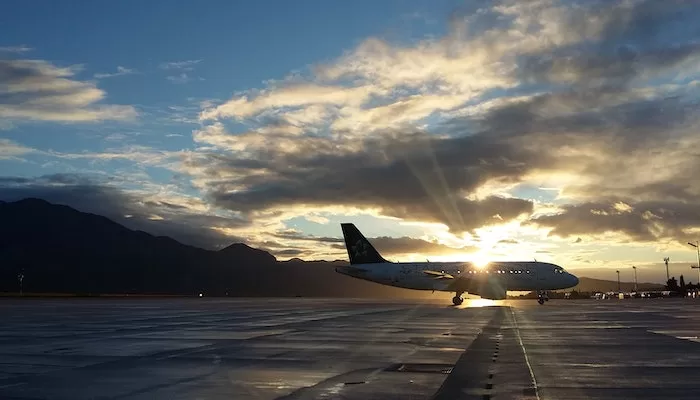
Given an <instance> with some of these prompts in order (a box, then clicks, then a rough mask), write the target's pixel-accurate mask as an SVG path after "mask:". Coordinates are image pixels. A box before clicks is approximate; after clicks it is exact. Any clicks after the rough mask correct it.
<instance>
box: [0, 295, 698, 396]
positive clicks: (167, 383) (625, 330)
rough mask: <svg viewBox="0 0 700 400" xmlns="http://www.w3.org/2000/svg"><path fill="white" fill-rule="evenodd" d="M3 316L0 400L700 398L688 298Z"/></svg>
mask: <svg viewBox="0 0 700 400" xmlns="http://www.w3.org/2000/svg"><path fill="white" fill-rule="evenodd" d="M447 302H449V299H448V300H447ZM0 318H1V321H2V330H0V399H23V400H29V399H71V400H79V399H139V400H141V399H290V400H291V399H366V400H371V399H538V398H539V399H571V400H575V399H628V398H636V399H698V398H700V339H698V336H699V335H700V301H697V300H680V299H627V300H552V301H549V302H548V303H547V304H545V305H544V306H540V305H538V304H537V303H536V302H535V301H534V300H521V301H512V302H490V301H483V300H476V301H465V304H464V305H462V306H460V307H453V306H451V305H447V304H445V300H443V301H440V302H409V301H381V302H378V301H370V300H347V299H207V298H202V299H53V300H48V299H43V300H39V299H0Z"/></svg>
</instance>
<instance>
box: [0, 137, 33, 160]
mask: <svg viewBox="0 0 700 400" xmlns="http://www.w3.org/2000/svg"><path fill="white" fill-rule="evenodd" d="M34 151H35V150H34V149H32V148H29V147H26V146H24V145H21V144H19V143H17V142H13V141H12V140H9V139H3V138H0V160H21V158H20V157H19V156H22V155H24V154H28V153H32V152H34Z"/></svg>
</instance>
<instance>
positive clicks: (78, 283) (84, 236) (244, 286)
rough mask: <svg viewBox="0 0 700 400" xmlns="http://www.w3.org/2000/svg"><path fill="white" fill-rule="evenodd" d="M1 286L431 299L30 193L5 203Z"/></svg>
mask: <svg viewBox="0 0 700 400" xmlns="http://www.w3.org/2000/svg"><path fill="white" fill-rule="evenodd" d="M0 221H2V224H0V260H1V261H0V291H3V292H17V291H18V290H19V283H18V280H17V274H18V273H20V272H22V273H23V274H24V281H23V289H24V291H25V292H35V293H78V294H100V293H110V294H127V293H130V294H181V295H196V294H198V293H205V294H206V295H212V296H226V295H228V296H250V297H254V296H324V297H412V298H430V297H434V296H431V294H430V292H427V293H426V292H416V291H410V290H405V289H399V288H392V287H387V286H382V285H379V284H375V283H371V282H366V281H361V280H357V279H353V278H350V277H347V276H345V275H341V274H338V273H336V272H335V267H337V266H339V265H347V262H344V261H332V262H326V261H313V262H307V261H303V260H301V259H292V260H289V261H284V262H278V261H277V259H276V258H275V257H274V256H273V255H271V254H270V253H268V252H266V251H263V250H260V249H255V248H252V247H250V246H248V245H246V244H244V243H234V244H232V245H230V246H228V247H226V248H224V249H221V250H218V251H212V250H205V249H201V248H197V247H193V246H189V245H186V244H183V243H180V242H178V241H176V240H174V239H172V238H169V237H164V236H153V235H151V234H149V233H146V232H143V231H138V230H131V229H128V228H126V227H124V226H122V225H120V224H118V223H116V222H114V221H112V220H110V219H108V218H106V217H104V216H100V215H95V214H90V213H85V212H81V211H78V210H75V209H73V208H71V207H68V206H65V205H57V204H52V203H49V202H47V201H45V200H42V199H36V198H28V199H23V200H20V201H16V202H11V203H8V202H2V203H0Z"/></svg>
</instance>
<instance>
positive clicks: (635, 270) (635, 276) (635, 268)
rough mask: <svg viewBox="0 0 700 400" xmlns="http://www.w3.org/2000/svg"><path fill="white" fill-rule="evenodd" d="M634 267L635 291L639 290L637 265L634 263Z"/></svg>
mask: <svg viewBox="0 0 700 400" xmlns="http://www.w3.org/2000/svg"><path fill="white" fill-rule="evenodd" d="M632 269H633V270H634V291H635V292H637V267H635V266H634V265H633V266H632Z"/></svg>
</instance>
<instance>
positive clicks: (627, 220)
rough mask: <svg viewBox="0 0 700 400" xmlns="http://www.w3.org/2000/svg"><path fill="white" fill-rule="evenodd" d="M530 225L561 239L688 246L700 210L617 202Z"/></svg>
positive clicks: (573, 209)
mask: <svg viewBox="0 0 700 400" xmlns="http://www.w3.org/2000/svg"><path fill="white" fill-rule="evenodd" d="M530 223H532V224H536V225H539V226H543V227H547V228H551V229H552V230H551V232H550V234H552V235H556V236H561V237H577V236H578V235H601V234H605V233H621V234H624V235H625V236H627V237H629V238H630V239H633V240H635V241H642V242H650V241H656V240H658V239H671V240H676V241H678V242H681V243H684V242H685V241H686V239H685V238H686V236H687V233H686V232H687V230H689V229H691V228H696V227H698V226H700V207H698V204H697V203H694V204H692V203H682V202H674V201H643V202H634V201H629V200H620V199H613V200H609V201H598V202H589V203H584V204H576V205H567V206H564V207H563V212H561V213H559V214H556V215H547V216H541V217H537V218H535V219H533V220H531V222H530ZM579 242H581V239H580V238H577V239H576V243H579Z"/></svg>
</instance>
